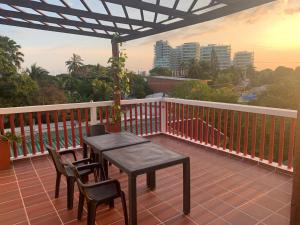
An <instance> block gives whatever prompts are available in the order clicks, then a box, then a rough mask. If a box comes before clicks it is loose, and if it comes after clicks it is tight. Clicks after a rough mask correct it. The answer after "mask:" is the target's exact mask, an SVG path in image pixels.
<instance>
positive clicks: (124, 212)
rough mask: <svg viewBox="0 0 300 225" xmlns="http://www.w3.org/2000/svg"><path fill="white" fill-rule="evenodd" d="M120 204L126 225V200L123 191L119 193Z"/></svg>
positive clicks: (126, 224)
mask: <svg viewBox="0 0 300 225" xmlns="http://www.w3.org/2000/svg"><path fill="white" fill-rule="evenodd" d="M121 202H122V208H123V214H124V220H125V225H128V214H127V206H126V199H125V194H124V192H123V191H122V192H121Z"/></svg>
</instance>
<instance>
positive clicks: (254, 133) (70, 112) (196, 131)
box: [0, 98, 297, 171]
mask: <svg viewBox="0 0 300 225" xmlns="http://www.w3.org/2000/svg"><path fill="white" fill-rule="evenodd" d="M121 105H122V112H123V113H122V130H127V131H130V132H133V133H135V134H137V135H143V136H145V135H152V134H156V133H165V134H168V135H172V136H174V137H177V138H181V139H184V140H187V141H191V142H193V143H196V144H199V145H202V146H207V147H210V148H214V149H216V150H219V151H223V152H227V153H230V154H234V155H237V156H240V157H244V158H248V159H251V160H255V161H257V162H260V163H265V164H269V165H272V166H274V167H279V168H282V169H284V170H289V171H292V169H293V168H292V164H293V155H294V154H293V151H294V142H295V129H296V118H297V111H295V110H285V109H277V108H268V107H256V106H246V105H238V104H226V103H216V102H206V101H193V100H184V99H173V98H150V99H134V100H122V102H121ZM111 106H112V102H111V101H103V102H88V103H76V104H60V105H46V106H29V107H15V108H0V132H1V133H5V132H8V131H10V132H12V133H14V134H19V135H21V136H22V142H21V143H20V144H16V143H13V145H12V148H11V158H12V159H18V158H22V157H28V156H34V155H40V154H43V153H45V144H49V145H51V146H55V147H56V148H57V149H66V148H80V147H81V146H82V137H83V136H84V135H86V133H88V132H89V130H88V125H89V124H95V123H99V122H101V123H104V124H108V123H109V119H108V118H111V115H112V114H113V113H114V112H113V111H112V107H111Z"/></svg>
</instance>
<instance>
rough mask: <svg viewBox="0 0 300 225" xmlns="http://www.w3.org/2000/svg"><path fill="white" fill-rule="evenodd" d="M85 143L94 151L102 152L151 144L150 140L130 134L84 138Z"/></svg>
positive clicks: (121, 133) (122, 133)
mask: <svg viewBox="0 0 300 225" xmlns="http://www.w3.org/2000/svg"><path fill="white" fill-rule="evenodd" d="M83 142H84V143H85V144H86V145H89V146H90V147H92V148H93V150H94V151H96V152H97V151H98V152H102V151H108V150H113V149H118V148H123V147H127V146H130V145H136V144H140V143H145V142H149V140H148V139H146V138H143V137H139V136H137V135H135V134H132V133H129V132H119V133H111V134H105V135H99V136H92V137H84V138H83Z"/></svg>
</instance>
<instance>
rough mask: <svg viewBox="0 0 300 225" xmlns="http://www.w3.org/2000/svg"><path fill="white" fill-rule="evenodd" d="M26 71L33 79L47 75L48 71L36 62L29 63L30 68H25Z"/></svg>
mask: <svg viewBox="0 0 300 225" xmlns="http://www.w3.org/2000/svg"><path fill="white" fill-rule="evenodd" d="M26 72H27V73H28V74H29V76H30V77H31V78H32V79H34V80H40V79H41V78H43V77H45V76H48V75H49V72H48V71H47V70H45V69H44V68H43V67H40V66H38V65H36V63H35V64H33V65H31V67H30V68H27V69H26Z"/></svg>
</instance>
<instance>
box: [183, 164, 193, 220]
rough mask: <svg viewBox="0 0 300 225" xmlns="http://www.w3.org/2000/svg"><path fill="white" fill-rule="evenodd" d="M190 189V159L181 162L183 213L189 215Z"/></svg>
mask: <svg viewBox="0 0 300 225" xmlns="http://www.w3.org/2000/svg"><path fill="white" fill-rule="evenodd" d="M190 198H191V187H190V159H189V158H188V159H186V160H185V161H184V162H183V212H184V214H186V215H187V214H189V213H190V211H191V202H190V201H191V199H190Z"/></svg>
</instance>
